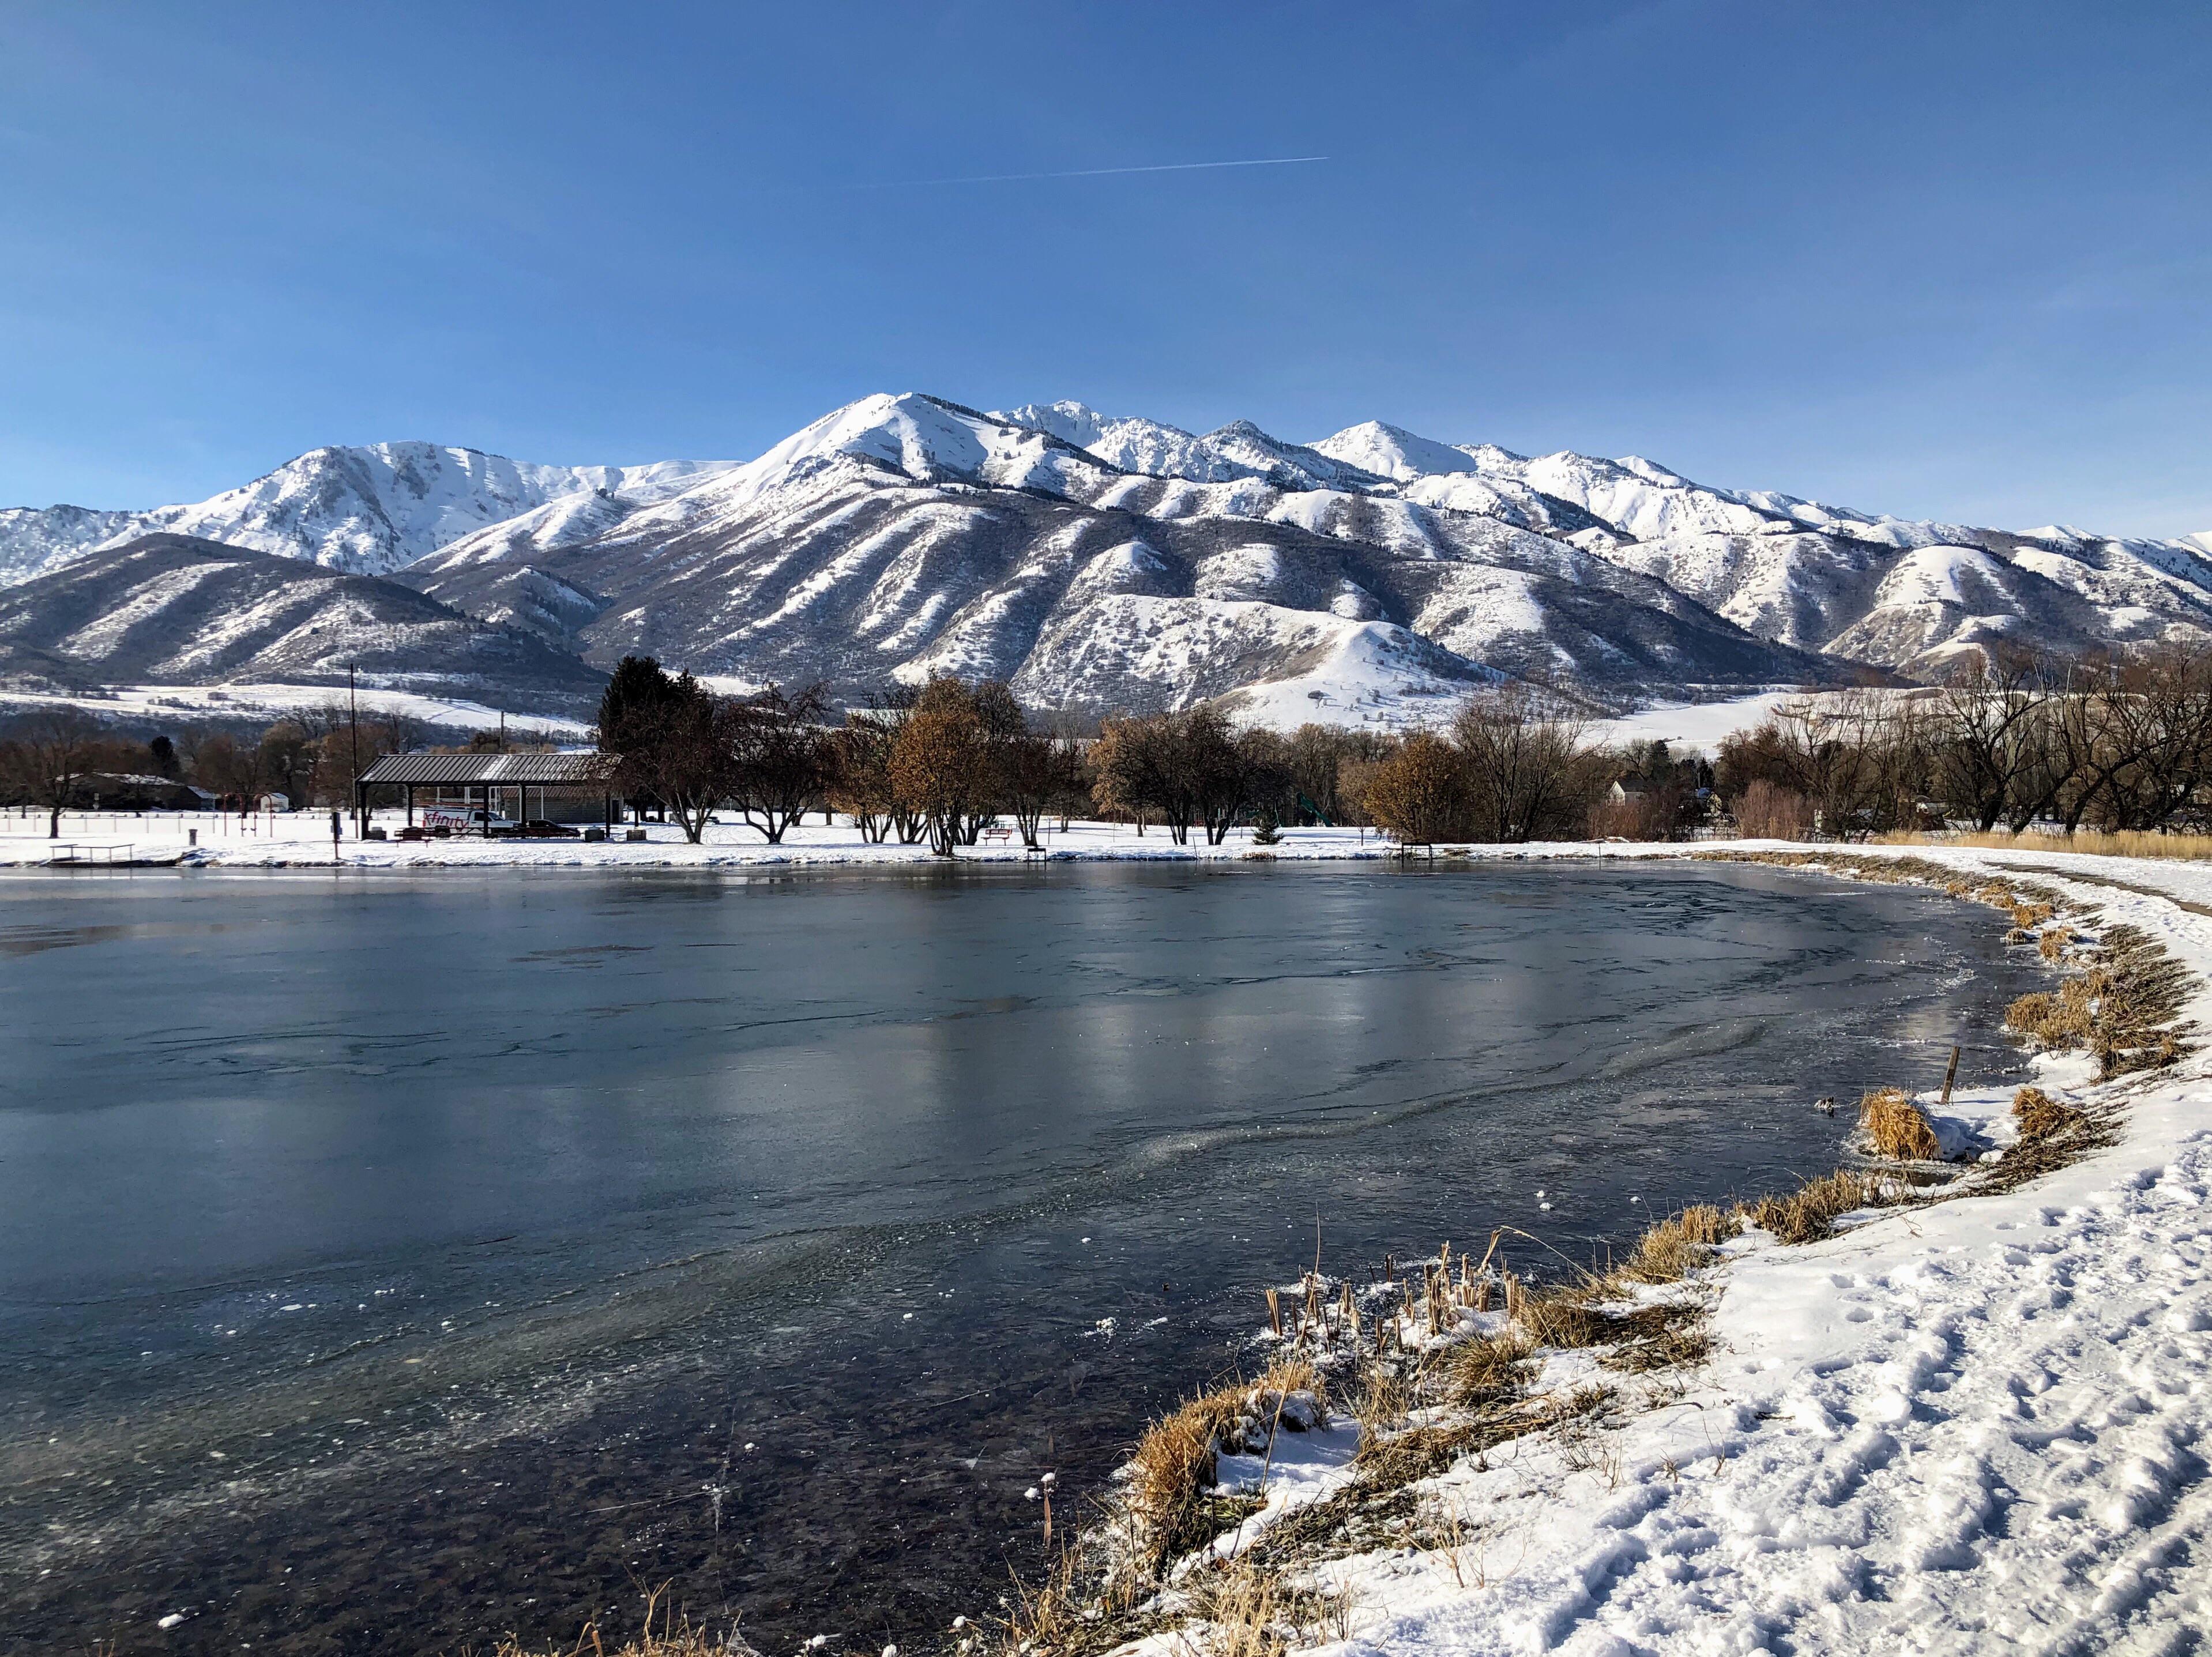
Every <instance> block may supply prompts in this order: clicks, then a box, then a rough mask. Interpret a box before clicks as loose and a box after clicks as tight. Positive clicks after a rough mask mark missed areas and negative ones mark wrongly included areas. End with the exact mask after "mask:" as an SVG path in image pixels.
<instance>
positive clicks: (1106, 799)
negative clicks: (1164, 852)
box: [1091, 713, 1191, 846]
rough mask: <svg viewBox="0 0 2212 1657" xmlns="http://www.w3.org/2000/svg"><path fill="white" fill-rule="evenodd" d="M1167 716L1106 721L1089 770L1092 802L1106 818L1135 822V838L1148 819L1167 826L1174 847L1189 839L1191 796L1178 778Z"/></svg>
mask: <svg viewBox="0 0 2212 1657" xmlns="http://www.w3.org/2000/svg"><path fill="white" fill-rule="evenodd" d="M1177 762H1178V756H1177V754H1176V740H1175V731H1174V728H1173V725H1172V723H1171V722H1170V719H1169V716H1168V715H1166V714H1164V713H1147V714H1142V715H1139V716H1138V717H1135V718H1133V719H1108V720H1106V721H1105V722H1104V723H1103V725H1101V726H1100V728H1099V733H1098V741H1097V744H1095V745H1094V746H1093V747H1092V748H1091V768H1092V769H1093V770H1094V771H1095V772H1096V773H1097V783H1096V784H1095V785H1094V786H1093V787H1092V791H1091V792H1092V798H1094V799H1095V800H1096V801H1097V805H1098V809H1099V810H1101V811H1103V812H1105V813H1107V814H1108V815H1109V816H1128V817H1130V818H1133V820H1134V821H1135V822H1136V825H1137V832H1138V833H1139V835H1141V834H1143V833H1144V832H1145V822H1146V818H1147V817H1157V818H1158V820H1159V821H1161V822H1165V823H1166V824H1167V827H1168V834H1169V835H1170V838H1171V839H1173V840H1174V841H1175V842H1176V845H1178V846H1181V845H1183V844H1185V843H1187V842H1188V840H1189V838H1190V817H1191V814H1190V810H1189V796H1188V791H1187V789H1185V787H1184V786H1183V783H1182V780H1181V779H1180V778H1179V777H1178V775H1177V774H1176V768H1177Z"/></svg>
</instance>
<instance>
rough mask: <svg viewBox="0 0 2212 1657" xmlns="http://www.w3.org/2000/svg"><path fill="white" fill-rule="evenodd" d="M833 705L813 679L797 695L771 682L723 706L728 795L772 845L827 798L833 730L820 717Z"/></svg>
mask: <svg viewBox="0 0 2212 1657" xmlns="http://www.w3.org/2000/svg"><path fill="white" fill-rule="evenodd" d="M828 710H829V700H828V695H827V692H826V690H825V688H824V687H823V686H822V685H820V684H814V685H810V686H808V687H807V688H806V689H804V690H800V691H799V692H797V693H795V694H793V695H787V694H785V692H784V691H783V690H782V689H780V688H779V687H777V686H775V685H770V686H769V688H768V689H765V690H763V691H762V692H761V693H760V694H759V695H757V696H750V697H747V698H746V699H745V700H744V701H738V702H732V703H729V704H726V706H725V707H724V708H723V709H722V711H721V718H720V720H719V725H720V730H721V731H722V734H723V739H724V740H725V741H726V742H727V743H728V744H729V747H730V768H729V798H730V799H731V801H732V804H735V805H736V806H737V808H738V812H739V813H740V814H741V815H742V816H744V820H745V822H747V823H748V824H750V826H751V827H753V828H755V829H759V830H760V831H761V833H762V834H763V835H766V836H767V838H768V843H769V845H771V846H775V845H779V844H781V841H782V840H783V836H784V834H785V831H786V830H787V829H789V828H790V827H791V825H792V824H793V823H794V822H798V821H799V818H800V817H801V816H804V815H805V813H806V812H807V811H808V810H810V809H811V808H812V807H813V805H814V804H815V803H816V802H817V801H818V800H819V799H820V798H822V795H823V786H824V784H825V783H826V781H827V780H828V766H827V756H828V751H829V736H828V733H827V732H826V731H823V729H822V725H821V722H822V719H823V717H824V715H825V714H826V713H827V712H828Z"/></svg>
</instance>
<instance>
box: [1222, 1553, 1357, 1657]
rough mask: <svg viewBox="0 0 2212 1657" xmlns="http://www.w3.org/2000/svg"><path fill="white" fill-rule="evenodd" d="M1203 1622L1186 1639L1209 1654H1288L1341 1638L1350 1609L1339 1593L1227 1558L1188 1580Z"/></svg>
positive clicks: (1232, 1656) (1244, 1656) (1258, 1656)
mask: <svg viewBox="0 0 2212 1657" xmlns="http://www.w3.org/2000/svg"><path fill="white" fill-rule="evenodd" d="M1188 1586H1189V1593H1190V1601H1191V1609H1192V1611H1194V1612H1195V1613H1196V1615H1197V1618H1198V1619H1199V1624H1200V1626H1199V1627H1198V1628H1197V1629H1196V1630H1187V1631H1186V1632H1185V1634H1184V1640H1185V1642H1186V1643H1187V1644H1188V1645H1190V1646H1192V1647H1193V1648H1195V1649H1196V1650H1197V1651H1199V1652H1202V1653H1204V1654H1205V1657H1283V1654H1284V1653H1285V1652H1287V1651H1289V1650H1291V1649H1292V1648H1294V1647H1306V1646H1316V1645H1322V1644H1325V1643H1327V1642H1329V1641H1331V1640H1341V1639H1342V1638H1344V1637H1345V1635H1346V1631H1347V1630H1346V1626H1345V1624H1346V1614H1347V1611H1348V1610H1349V1607H1348V1605H1347V1604H1346V1601H1345V1600H1344V1599H1343V1598H1342V1597H1341V1596H1340V1595H1335V1594H1324V1593H1315V1592H1314V1591H1313V1590H1311V1589H1310V1588H1304V1587H1296V1586H1294V1585H1293V1584H1291V1582H1289V1581H1286V1580H1285V1578H1284V1577H1283V1575H1281V1574H1280V1573H1279V1572H1278V1571H1273V1570H1269V1569H1264V1568H1263V1567H1261V1566H1260V1565H1258V1564H1257V1563H1255V1562H1253V1561H1252V1560H1250V1559H1249V1558H1239V1559H1233V1560H1223V1561H1222V1562H1221V1563H1218V1564H1217V1565H1214V1566H1212V1567H1210V1568H1208V1569H1205V1570H1202V1571H1200V1572H1198V1573H1196V1574H1195V1575H1194V1576H1193V1578H1192V1579H1191V1581H1190V1583H1189V1585H1188Z"/></svg>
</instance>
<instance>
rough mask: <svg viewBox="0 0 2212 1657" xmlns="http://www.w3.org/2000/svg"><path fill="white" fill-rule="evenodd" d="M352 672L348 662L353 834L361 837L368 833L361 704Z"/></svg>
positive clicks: (348, 717)
mask: <svg viewBox="0 0 2212 1657" xmlns="http://www.w3.org/2000/svg"><path fill="white" fill-rule="evenodd" d="M353 670H354V665H353V664H352V663H351V662H348V663H347V664H346V720H347V723H348V724H349V725H351V726H352V728H353V778H352V781H353V814H354V816H355V817H356V819H357V820H356V822H355V823H354V826H353V827H354V833H356V835H362V834H366V833H368V822H367V820H366V816H367V814H366V812H365V810H364V809H363V808H362V803H361V704H360V703H359V702H358V701H356V700H355V697H354V689H353Z"/></svg>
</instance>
